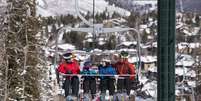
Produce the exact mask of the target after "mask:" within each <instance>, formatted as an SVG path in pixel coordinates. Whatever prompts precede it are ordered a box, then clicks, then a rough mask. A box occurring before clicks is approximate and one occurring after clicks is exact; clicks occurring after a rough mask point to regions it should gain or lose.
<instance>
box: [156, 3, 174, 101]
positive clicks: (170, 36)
mask: <svg viewBox="0 0 201 101" xmlns="http://www.w3.org/2000/svg"><path fill="white" fill-rule="evenodd" d="M175 13H176V12H175V0H158V51H157V54H158V58H157V59H158V60H157V61H158V64H157V65H158V88H157V89H158V93H157V94H158V97H157V100H158V101H175V23H176V22H175V21H176V18H175Z"/></svg>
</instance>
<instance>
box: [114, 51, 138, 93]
mask: <svg viewBox="0 0 201 101" xmlns="http://www.w3.org/2000/svg"><path fill="white" fill-rule="evenodd" d="M128 56H129V55H128V53H127V52H125V51H122V52H121V53H120V60H119V61H118V62H117V63H116V64H114V67H115V69H116V72H117V74H118V75H120V76H119V78H118V81H117V90H118V91H119V92H124V90H125V91H126V93H127V94H128V95H129V94H130V90H131V81H132V80H134V78H135V76H128V77H125V76H121V75H127V74H129V75H135V66H134V65H133V64H131V63H129V62H128Z"/></svg>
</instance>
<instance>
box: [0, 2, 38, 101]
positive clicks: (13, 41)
mask: <svg viewBox="0 0 201 101" xmlns="http://www.w3.org/2000/svg"><path fill="white" fill-rule="evenodd" d="M7 3H8V4H9V6H7V9H8V12H7V13H8V26H7V29H8V30H7V32H6V37H5V42H4V43H5V52H6V56H5V57H6V60H7V61H6V62H7V66H6V67H5V68H7V70H8V71H7V73H6V72H5V74H4V76H6V77H8V78H7V79H5V81H4V82H7V86H6V87H5V88H6V89H7V91H6V94H7V96H5V97H4V98H5V101H6V100H8V99H13V100H17V101H19V100H20V101H33V100H39V98H40V82H39V80H40V78H41V76H40V74H41V72H40V71H42V70H41V68H40V67H39V65H41V63H40V61H39V58H40V53H39V52H41V51H40V45H39V44H38V39H36V37H35V36H36V34H37V33H38V31H39V29H40V27H41V26H40V22H39V21H38V18H37V17H36V8H35V6H36V4H35V0H7Z"/></svg>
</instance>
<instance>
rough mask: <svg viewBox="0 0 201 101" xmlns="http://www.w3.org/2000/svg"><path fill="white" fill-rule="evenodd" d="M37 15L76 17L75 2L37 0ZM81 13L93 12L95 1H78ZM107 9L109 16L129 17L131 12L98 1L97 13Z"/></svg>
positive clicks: (67, 0)
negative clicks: (68, 15) (116, 14)
mask: <svg viewBox="0 0 201 101" xmlns="http://www.w3.org/2000/svg"><path fill="white" fill-rule="evenodd" d="M37 4H38V6H37V13H38V15H42V16H56V15H67V14H71V15H75V14H76V13H75V10H76V9H75V0H37ZM78 4H79V9H80V12H81V13H83V14H87V12H93V10H92V9H93V0H78ZM106 9H107V11H108V12H109V14H112V13H113V12H117V13H119V14H120V15H122V16H129V15H130V12H129V11H127V10H125V9H122V8H119V7H115V6H114V5H109V4H108V2H106V1H105V0H96V2H95V12H96V13H100V12H103V11H105V10H106Z"/></svg>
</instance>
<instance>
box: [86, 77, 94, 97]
mask: <svg viewBox="0 0 201 101" xmlns="http://www.w3.org/2000/svg"><path fill="white" fill-rule="evenodd" d="M83 89H84V93H89V91H91V94H92V95H94V94H96V79H95V78H93V77H85V78H84V81H83Z"/></svg>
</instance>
